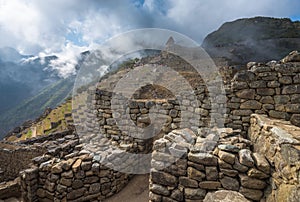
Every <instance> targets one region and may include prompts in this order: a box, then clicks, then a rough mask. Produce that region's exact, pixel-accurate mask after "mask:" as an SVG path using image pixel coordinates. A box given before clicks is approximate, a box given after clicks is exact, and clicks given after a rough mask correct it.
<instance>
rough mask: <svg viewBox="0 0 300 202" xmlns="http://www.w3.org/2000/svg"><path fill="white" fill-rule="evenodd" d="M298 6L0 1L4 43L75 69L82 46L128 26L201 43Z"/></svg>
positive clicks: (286, 0) (291, 2) (245, 0)
mask: <svg viewBox="0 0 300 202" xmlns="http://www.w3.org/2000/svg"><path fill="white" fill-rule="evenodd" d="M299 7H300V2H299V0H278V1H276V2H274V0H261V1H256V2H255V3H253V1H249V0H222V1H220V0H201V1H199V0H110V1H107V0H85V1H84V2H83V1H81V0H63V1H62V0H43V1H40V0H0V37H1V38H0V47H4V46H9V47H14V48H16V49H17V50H18V51H20V52H21V53H23V54H33V55H38V54H41V53H42V54H45V55H51V54H54V53H55V54H57V55H59V54H60V56H61V58H65V60H67V59H70V61H69V62H65V63H64V62H63V61H62V59H60V61H56V62H53V67H54V68H58V69H64V68H66V72H72V71H71V66H72V65H73V64H74V62H75V60H74V58H77V57H78V56H76V57H75V55H78V54H79V51H81V50H82V49H87V48H90V47H93V46H95V45H96V44H99V43H102V42H103V41H105V40H107V39H108V38H110V37H112V36H114V35H116V34H120V33H122V32H124V31H129V30H131V29H136V28H155V27H157V28H167V29H171V30H174V31H177V32H180V33H182V34H185V35H187V36H189V37H191V38H192V39H194V40H195V41H197V42H198V43H200V44H201V42H202V40H203V38H204V37H205V36H206V35H207V34H208V33H210V32H211V31H214V30H216V29H217V28H218V27H219V26H220V25H221V24H222V23H224V22H226V21H231V20H234V19H237V18H242V17H253V16H274V17H289V16H299V15H300V14H299V11H298V8H299ZM68 51H70V53H67V52H68ZM62 64H69V65H66V66H63V65H62ZM73 68H74V67H73ZM63 74H64V73H63Z"/></svg>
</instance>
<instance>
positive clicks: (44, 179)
mask: <svg viewBox="0 0 300 202" xmlns="http://www.w3.org/2000/svg"><path fill="white" fill-rule="evenodd" d="M74 155H75V156H74ZM129 179H130V175H128V174H123V173H120V172H117V171H114V170H112V169H110V168H107V167H105V166H102V165H101V164H100V163H99V160H97V158H96V157H95V156H93V155H91V154H81V155H80V154H77V153H73V154H69V155H68V156H66V157H65V158H64V159H58V158H49V156H42V157H40V158H39V159H38V160H36V163H35V166H34V167H33V168H31V169H27V170H25V171H23V172H22V173H21V186H22V194H23V199H24V200H25V201H42V202H43V201H49V202H50V201H101V200H103V199H105V198H107V197H109V196H112V195H113V194H115V193H117V192H119V191H120V190H121V189H122V188H123V187H124V186H125V185H126V184H127V183H128V181H129Z"/></svg>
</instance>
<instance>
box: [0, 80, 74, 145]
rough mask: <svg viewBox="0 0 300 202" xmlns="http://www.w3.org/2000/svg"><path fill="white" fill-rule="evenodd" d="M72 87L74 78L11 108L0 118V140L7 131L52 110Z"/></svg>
mask: <svg viewBox="0 0 300 202" xmlns="http://www.w3.org/2000/svg"><path fill="white" fill-rule="evenodd" d="M73 85H74V77H70V78H68V79H62V80H59V81H58V82H56V83H55V84H52V85H50V86H48V87H46V88H45V89H44V90H42V91H41V92H40V93H39V94H38V95H36V96H34V97H31V98H30V99H28V100H26V101H23V102H22V103H21V104H19V105H17V107H15V108H12V109H11V110H8V111H6V112H4V113H1V116H0V139H2V138H3V137H4V135H5V134H6V133H7V132H8V130H10V129H12V128H13V127H16V126H18V125H20V124H22V123H23V122H24V121H26V120H28V119H35V118H37V117H38V116H39V115H41V114H42V113H43V112H44V110H45V109H46V108H47V107H51V108H54V107H56V106H57V105H58V104H59V103H62V102H63V101H64V100H65V99H66V98H67V97H68V96H70V94H71V91H72V89H73Z"/></svg>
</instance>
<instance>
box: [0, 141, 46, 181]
mask: <svg viewBox="0 0 300 202" xmlns="http://www.w3.org/2000/svg"><path fill="white" fill-rule="evenodd" d="M44 152H45V150H44V149H43V148H41V147H38V146H37V147H32V146H19V145H11V144H6V143H0V182H4V181H10V180H14V179H15V178H17V177H18V176H19V172H20V171H21V170H24V169H26V168H28V164H30V162H31V159H33V158H34V157H37V156H40V155H42V154H43V153H44Z"/></svg>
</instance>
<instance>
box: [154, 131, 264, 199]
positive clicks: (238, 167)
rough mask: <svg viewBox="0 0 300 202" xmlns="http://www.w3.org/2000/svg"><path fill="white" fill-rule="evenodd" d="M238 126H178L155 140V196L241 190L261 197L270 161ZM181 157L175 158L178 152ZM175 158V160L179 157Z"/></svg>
mask: <svg viewBox="0 0 300 202" xmlns="http://www.w3.org/2000/svg"><path fill="white" fill-rule="evenodd" d="M239 133H240V131H233V130H232V129H229V128H225V129H216V130H209V129H205V130H202V133H201V137H197V136H196V135H195V134H194V133H193V132H192V131H191V130H188V129H184V130H175V131H172V132H171V133H169V134H168V135H165V136H164V138H162V139H160V140H157V141H156V142H155V143H154V146H153V149H154V151H153V153H152V167H153V168H152V170H151V173H150V196H149V197H150V201H152V202H156V201H157V202H159V201H171V202H173V201H174V202H175V201H188V202H191V201H195V202H196V201H198V202H199V201H202V200H203V199H204V198H205V196H206V194H207V193H208V192H213V191H216V190H220V189H225V190H232V191H238V192H240V193H241V194H243V195H244V196H245V197H246V198H248V199H250V200H253V201H260V200H261V199H263V198H264V189H265V188H266V187H267V186H268V179H269V177H270V165H269V163H268V161H267V160H266V159H265V157H264V156H263V155H261V154H259V153H252V152H251V150H250V146H251V142H250V141H249V140H247V139H244V138H242V136H241V135H239ZM176 157H177V158H178V160H177V161H176V162H175V160H174V158H176ZM173 162H175V163H173Z"/></svg>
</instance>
